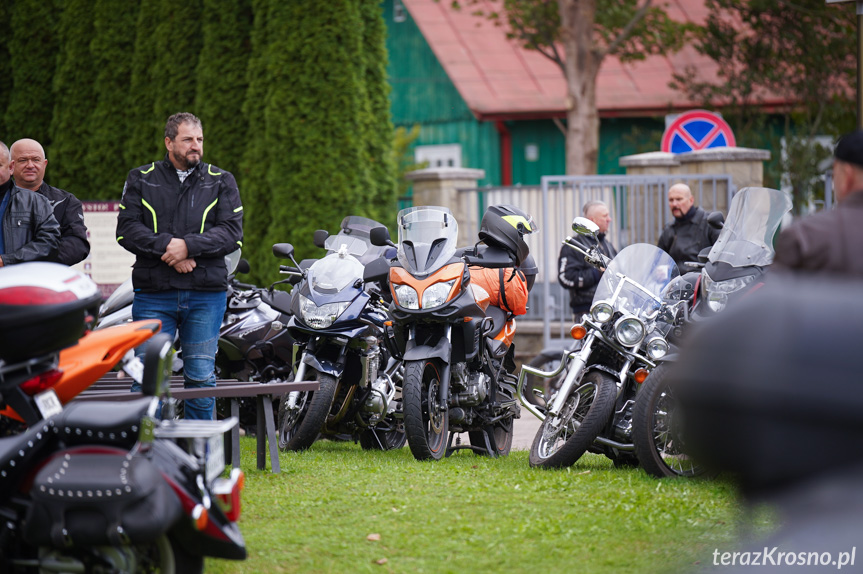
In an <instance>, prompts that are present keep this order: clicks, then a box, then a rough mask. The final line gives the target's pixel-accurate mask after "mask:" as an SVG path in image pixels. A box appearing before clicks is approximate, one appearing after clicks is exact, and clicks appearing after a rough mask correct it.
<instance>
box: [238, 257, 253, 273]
mask: <svg viewBox="0 0 863 574" xmlns="http://www.w3.org/2000/svg"><path fill="white" fill-rule="evenodd" d="M251 270H252V268H251V267H249V262H248V261H246V260H245V259H240V262H239V263H238V264H237V270H236V271H235V273H248V272H249V271H251Z"/></svg>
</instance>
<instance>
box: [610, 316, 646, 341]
mask: <svg viewBox="0 0 863 574" xmlns="http://www.w3.org/2000/svg"><path fill="white" fill-rule="evenodd" d="M644 334H645V329H644V323H642V322H641V321H640V320H639V319H638V318H637V317H621V318H620V319H618V321H617V323H615V324H614V336H615V337H617V340H618V341H620V344H621V345H623V346H624V347H634V346H636V345H638V344H639V343H640V342H641V341H642V340H643V339H644Z"/></svg>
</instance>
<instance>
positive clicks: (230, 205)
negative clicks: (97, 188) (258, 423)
mask: <svg viewBox="0 0 863 574" xmlns="http://www.w3.org/2000/svg"><path fill="white" fill-rule="evenodd" d="M165 147H166V148H167V150H168V153H167V154H166V155H165V159H163V160H161V161H155V162H153V163H150V164H147V165H143V166H141V167H138V168H135V169H133V170H132V171H130V172H129V176H128V177H127V178H126V185H125V187H124V188H123V198H122V200H121V202H120V215H119V217H118V218H117V241H118V242H119V243H120V245H122V246H123V247H124V248H125V249H126V250H128V251H130V252H132V253H134V254H135V255H136V259H135V264H134V266H133V270H132V286H133V288H134V290H135V300H134V303H133V305H132V317H133V318H134V319H135V320H138V319H161V321H162V331H163V332H166V333H168V334H171V335H173V334H174V332H175V331H177V330H179V334H180V346H181V348H182V352H183V375H184V377H185V386H186V387H190V388H194V387H208V386H209V387H211V386H215V384H216V378H215V375H214V367H215V359H216V350H217V348H218V341H219V328H220V326H221V324H222V318H223V316H224V314H225V305H226V301H227V293H226V291H227V286H228V271H227V269H226V266H225V255H227V254H228V253H231V252H233V251H235V250H237V249H238V248H240V247H242V239H243V206H242V204H241V203H240V193H239V190H238V189H237V182H236V180H235V179H234V176H233V175H231V174H230V173H229V172H227V171H225V170H223V169H221V168H218V167H216V166H214V165H212V164H207V163H204V162H203V161H201V159H202V157H203V153H204V132H203V128H202V127H201V120H199V119H198V118H197V117H195V116H194V115H192V114H188V113H180V114H174V115H173V116H171V117H170V118H168V121H167V124H166V125H165ZM214 404H215V401H214V399H213V398H201V399H189V400H186V402H185V417H186V418H194V419H212V418H213V405H214Z"/></svg>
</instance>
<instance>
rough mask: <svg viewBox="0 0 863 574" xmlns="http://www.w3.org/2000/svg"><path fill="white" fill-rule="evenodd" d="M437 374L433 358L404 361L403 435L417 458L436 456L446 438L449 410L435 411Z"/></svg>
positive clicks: (443, 453)
mask: <svg viewBox="0 0 863 574" xmlns="http://www.w3.org/2000/svg"><path fill="white" fill-rule="evenodd" d="M439 393H440V374H439V372H438V368H437V366H436V365H435V363H434V362H433V361H429V360H421V361H407V362H406V363H405V380H404V386H403V388H402V394H403V397H404V412H405V435H406V436H407V441H408V446H410V449H411V453H413V455H414V458H416V459H417V460H440V459H442V458H443V457H444V455H445V454H446V447H447V439H448V438H449V411H448V410H444V411H443V412H436V411H437V409H435V408H434V405H435V404H436V403H437V401H438V395H439Z"/></svg>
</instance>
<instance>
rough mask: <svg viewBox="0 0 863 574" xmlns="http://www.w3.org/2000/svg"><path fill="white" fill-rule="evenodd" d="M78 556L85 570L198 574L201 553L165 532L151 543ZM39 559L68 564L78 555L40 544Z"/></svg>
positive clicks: (75, 560) (201, 560)
mask: <svg viewBox="0 0 863 574" xmlns="http://www.w3.org/2000/svg"><path fill="white" fill-rule="evenodd" d="M87 554H88V556H86V557H82V558H81V559H82V560H84V561H85V563H84V567H85V568H86V570H87V571H88V572H102V571H105V572H159V573H161V574H186V573H188V574H201V573H203V572H204V557H203V556H193V555H191V554H189V553H188V552H186V551H185V550H184V549H183V548H182V547H181V546H180V545H179V543H178V542H177V541H176V540H174V539H173V538H168V536H167V535H163V536H160V537H159V538H158V539H156V540H155V541H154V542H152V543H151V544H146V545H135V546H123V547H119V548H117V547H113V546H106V547H100V548H93V549H91V550H90V551H89V552H87ZM39 558H40V560H48V561H52V562H55V563H58V564H67V567H69V568H70V571H72V570H71V568H72V567H73V565H75V564H79V565H80V562H79V560H78V559H74V558H68V557H66V556H64V554H63V552H62V551H60V552H58V551H56V550H54V549H49V548H42V549H40V550H39Z"/></svg>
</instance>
